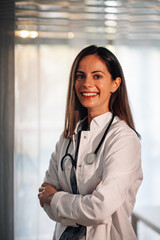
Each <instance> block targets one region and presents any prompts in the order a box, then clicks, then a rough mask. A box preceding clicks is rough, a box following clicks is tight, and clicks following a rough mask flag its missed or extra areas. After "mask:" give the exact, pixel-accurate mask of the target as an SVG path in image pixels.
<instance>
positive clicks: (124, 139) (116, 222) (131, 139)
mask: <svg viewBox="0 0 160 240" xmlns="http://www.w3.org/2000/svg"><path fill="white" fill-rule="evenodd" d="M111 117H112V114H111V112H108V113H105V114H103V115H100V116H98V117H95V118H94V119H93V120H92V121H91V124H90V130H89V131H82V133H81V141H80V146H79V153H78V159H77V169H76V179H77V185H78V189H79V195H76V194H72V193H71V187H70V178H69V177H70V169H71V163H70V161H65V163H64V168H65V174H64V172H63V171H62V170H61V167H60V164H61V159H62V157H63V156H64V154H65V151H66V147H67V145H68V141H69V140H68V139H64V138H63V135H61V137H60V140H59V142H58V143H57V145H56V149H55V152H54V153H53V154H52V157H51V160H50V165H49V169H48V171H47V172H46V176H45V181H46V182H48V183H50V184H52V185H53V186H54V187H55V188H56V189H58V190H60V191H59V192H58V193H56V194H55V195H54V196H53V198H52V201H51V205H50V206H49V205H46V204H45V206H44V209H45V211H46V212H47V214H48V215H49V217H50V218H51V219H53V220H54V221H56V222H57V223H56V228H55V233H54V237H53V239H54V240H58V239H59V237H60V235H61V233H62V232H63V231H64V229H65V228H66V226H75V227H76V226H77V224H81V225H85V226H87V235H86V240H99V239H101V240H135V239H136V236H135V233H134V231H133V228H132V225H131V223H130V220H129V217H130V215H131V213H132V210H133V207H134V204H135V198H136V193H137V190H138V188H139V186H140V184H141V182H142V169H141V148H140V141H139V139H138V137H137V135H136V133H135V132H134V131H133V130H132V129H131V128H129V127H128V125H127V124H126V123H125V122H124V121H122V120H120V119H119V118H118V117H115V118H114V121H113V123H112V125H111V128H110V130H109V132H108V134H107V136H106V137H105V140H104V142H103V144H102V146H101V148H100V149H99V152H98V154H97V158H96V160H95V161H94V162H93V163H92V164H91V165H88V164H87V163H86V156H87V155H88V153H91V152H94V151H95V149H96V147H97V145H98V143H99V141H100V140H101V138H102V136H103V133H104V131H105V129H106V127H107V125H108V124H109V122H110V119H111ZM79 124H80V123H79ZM79 124H78V125H77V127H76V130H75V134H74V136H73V142H72V143H71V145H70V147H69V151H68V152H69V153H70V154H72V155H73V156H74V154H75V148H76V141H77V131H78V126H79Z"/></svg>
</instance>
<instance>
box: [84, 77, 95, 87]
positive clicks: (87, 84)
mask: <svg viewBox="0 0 160 240" xmlns="http://www.w3.org/2000/svg"><path fill="white" fill-rule="evenodd" d="M92 86H93V79H92V77H91V76H89V75H87V76H86V77H85V79H84V82H83V87H86V88H87V87H92Z"/></svg>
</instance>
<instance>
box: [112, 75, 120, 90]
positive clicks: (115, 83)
mask: <svg viewBox="0 0 160 240" xmlns="http://www.w3.org/2000/svg"><path fill="white" fill-rule="evenodd" d="M120 84H121V78H120V77H117V78H116V79H115V80H113V85H112V89H111V93H114V92H116V91H117V89H118V88H119V86H120Z"/></svg>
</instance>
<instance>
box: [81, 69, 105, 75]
mask: <svg viewBox="0 0 160 240" xmlns="http://www.w3.org/2000/svg"><path fill="white" fill-rule="evenodd" d="M77 72H79V73H83V74H84V73H85V72H83V71H79V70H78V71H77ZM97 72H101V73H103V74H105V73H104V72H103V71H101V70H96V71H93V72H91V73H97Z"/></svg>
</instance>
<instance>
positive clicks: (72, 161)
mask: <svg viewBox="0 0 160 240" xmlns="http://www.w3.org/2000/svg"><path fill="white" fill-rule="evenodd" d="M114 117H115V115H114V114H112V118H111V120H110V122H109V124H108V126H107V128H106V130H105V132H104V134H103V136H102V138H101V140H100V142H99V144H98V146H97V148H96V150H95V151H94V152H93V153H89V154H88V156H87V158H88V161H87V163H88V165H90V164H92V163H93V161H94V159H95V156H96V155H97V153H98V151H99V149H100V147H101V145H102V143H103V141H104V139H105V137H106V135H107V133H108V131H109V129H110V127H111V125H112V122H113V120H114ZM80 138H81V131H80V132H79V133H78V143H77V147H76V153H75V159H74V158H73V156H72V155H71V154H70V153H68V150H69V146H70V144H71V139H70V140H69V143H68V145H67V148H66V152H65V154H64V156H63V157H62V159H61V170H62V171H64V161H65V159H66V157H67V156H68V157H69V158H70V160H71V163H72V166H73V167H75V168H76V165H77V156H78V150H79V144H80ZM91 155H92V157H91Z"/></svg>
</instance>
